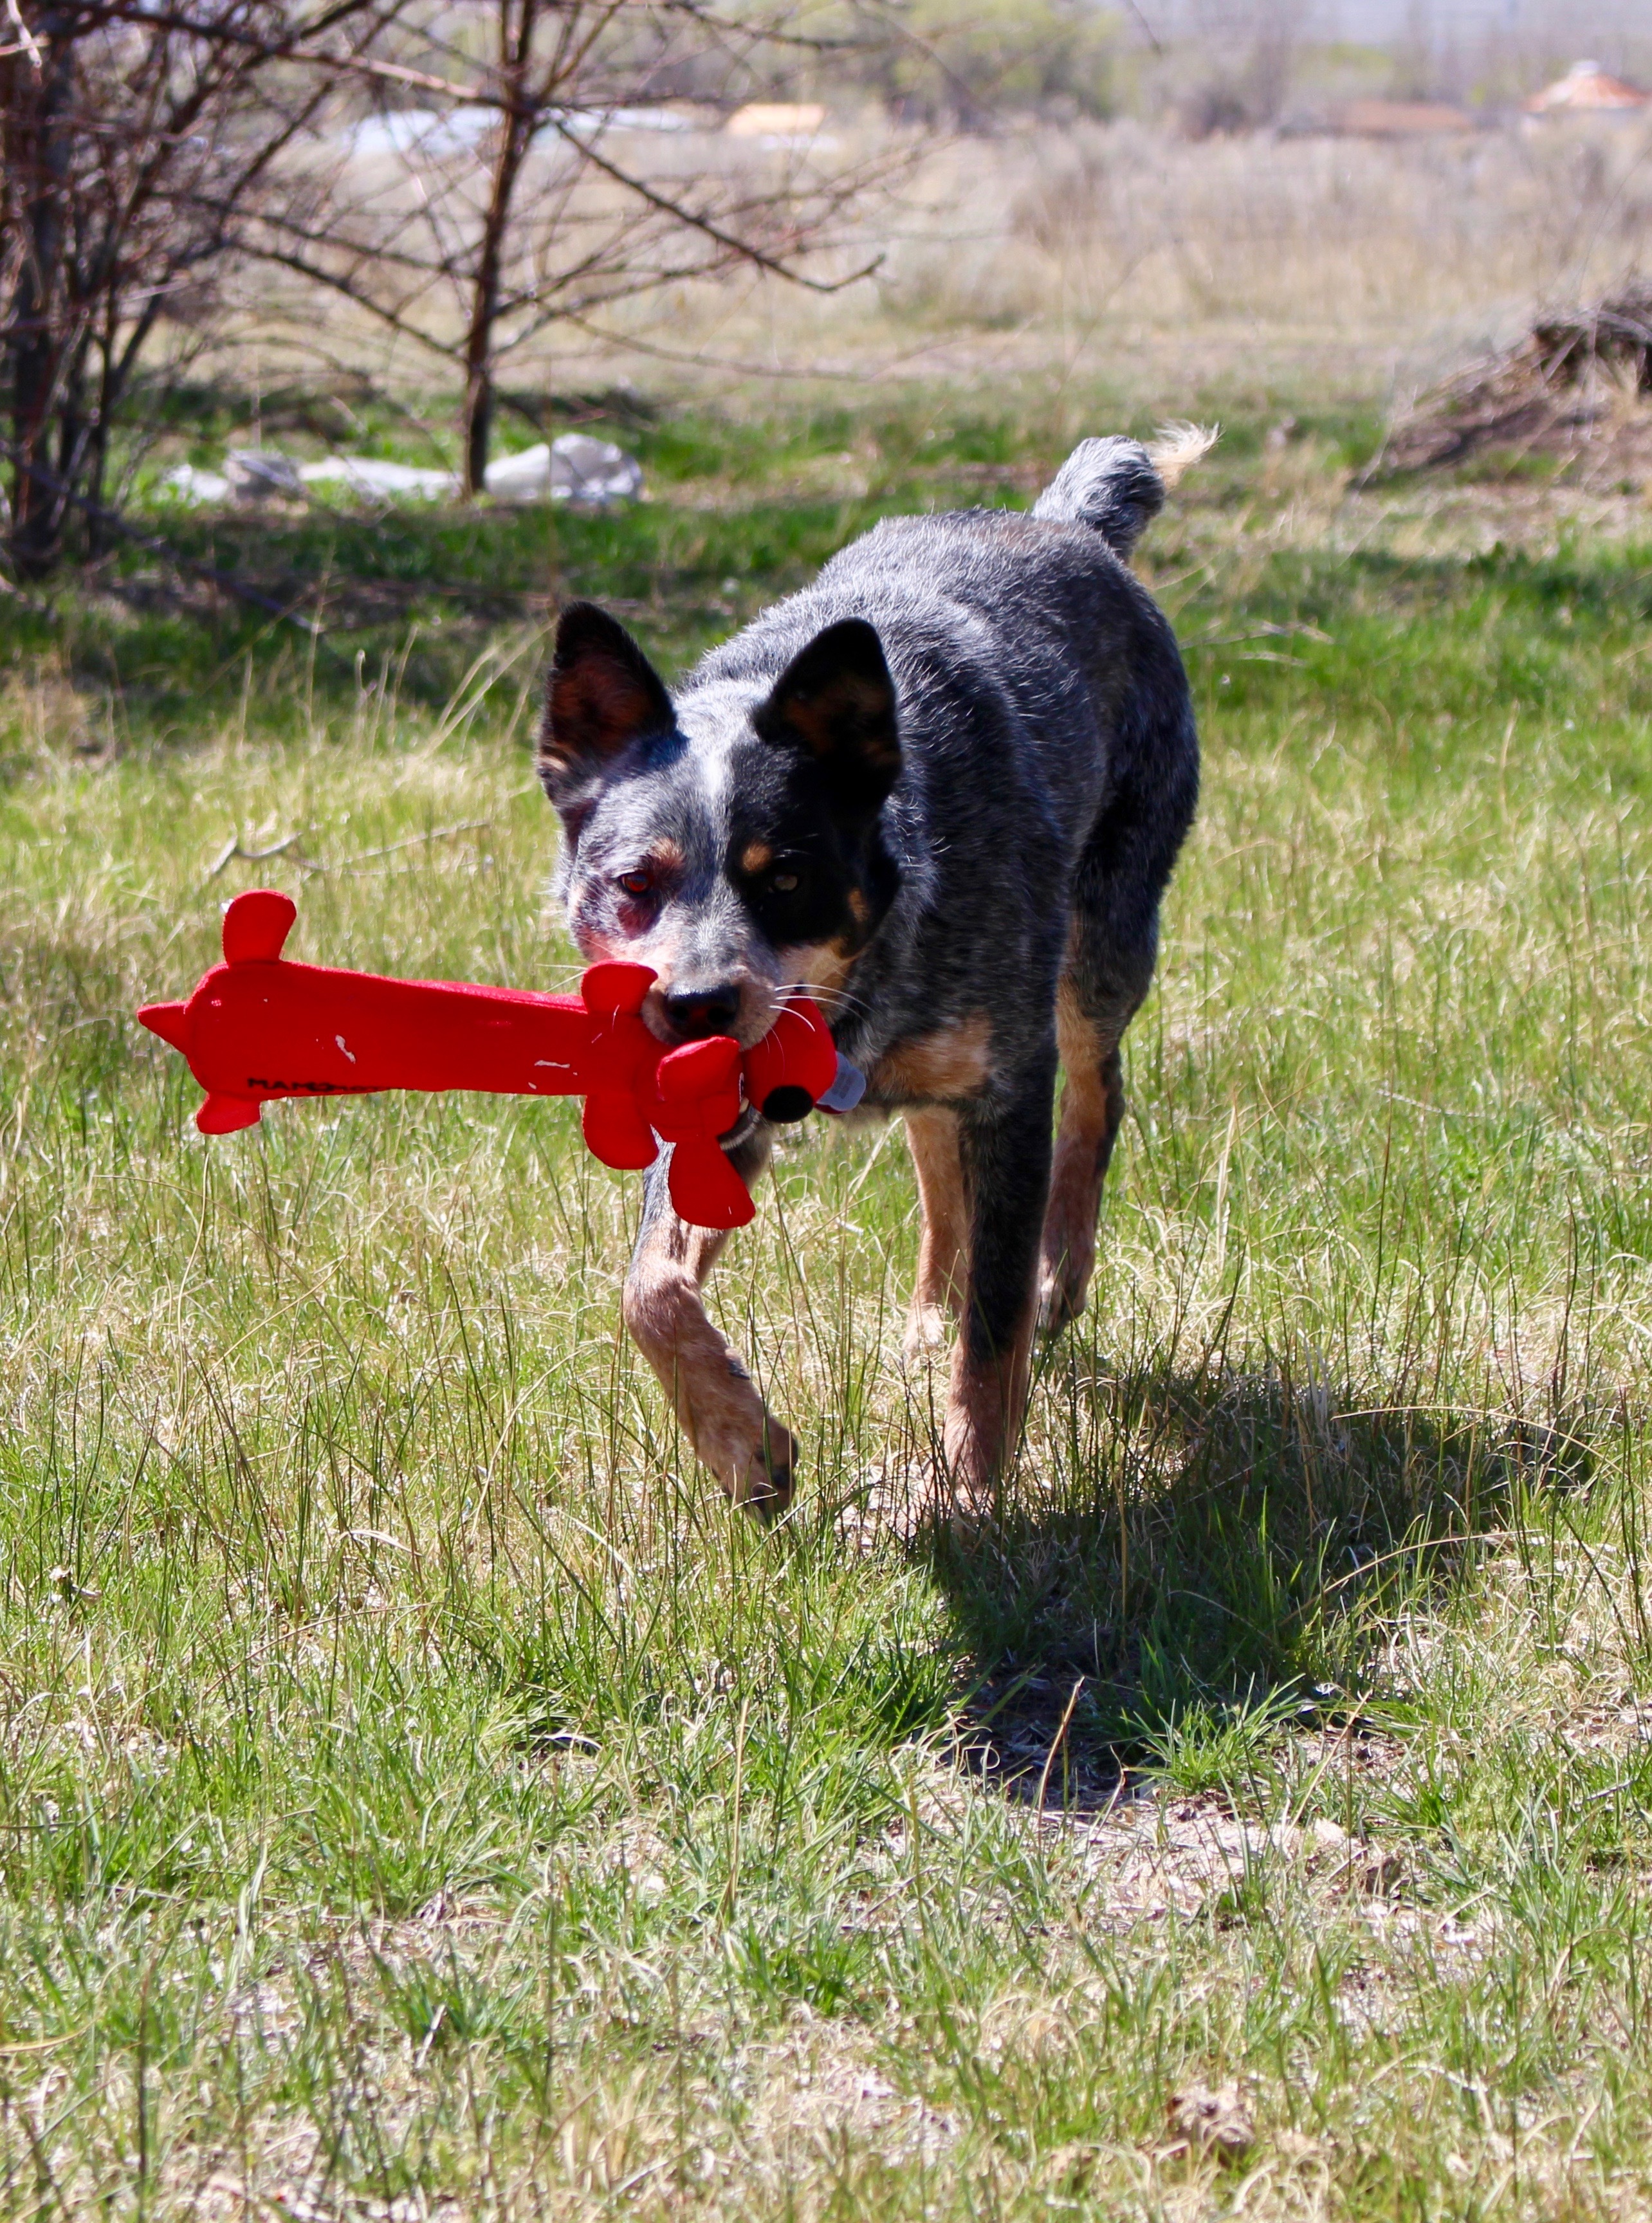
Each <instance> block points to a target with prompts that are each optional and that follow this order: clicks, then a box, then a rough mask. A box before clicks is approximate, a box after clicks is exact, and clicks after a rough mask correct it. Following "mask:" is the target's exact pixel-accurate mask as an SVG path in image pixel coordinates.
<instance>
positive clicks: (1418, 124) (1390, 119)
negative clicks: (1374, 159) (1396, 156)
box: [1329, 100, 1479, 139]
mask: <svg viewBox="0 0 1652 2223" xmlns="http://www.w3.org/2000/svg"><path fill="white" fill-rule="evenodd" d="M1329 122H1330V128H1331V129H1332V130H1334V131H1339V132H1342V133H1344V134H1346V135H1347V136H1348V137H1350V138H1353V139H1434V138H1439V137H1441V136H1449V135H1452V134H1453V133H1455V132H1459V131H1473V130H1476V129H1478V128H1479V127H1478V126H1477V125H1476V123H1475V121H1474V118H1473V117H1472V116H1471V115H1470V114H1469V113H1468V110H1466V109H1465V108H1453V107H1452V106H1451V104H1450V103H1449V102H1447V101H1444V100H1347V101H1344V102H1343V104H1342V105H1341V106H1340V108H1336V109H1334V110H1332V111H1331V116H1330V118H1329Z"/></svg>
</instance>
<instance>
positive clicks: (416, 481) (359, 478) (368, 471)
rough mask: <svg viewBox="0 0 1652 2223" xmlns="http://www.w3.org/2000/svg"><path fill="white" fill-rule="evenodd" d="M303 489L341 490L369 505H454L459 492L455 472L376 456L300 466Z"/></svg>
mask: <svg viewBox="0 0 1652 2223" xmlns="http://www.w3.org/2000/svg"><path fill="white" fill-rule="evenodd" d="M298 478H299V482H300V487H307V486H331V485H338V486H340V487H342V488H343V490H344V492H345V493H346V494H356V495H358V496H360V497H362V498H363V499H364V500H366V501H453V500H454V499H455V497H456V496H457V494H458V491H459V481H458V474H457V472H456V471H436V470H428V469H425V468H423V467H422V466H421V465H419V464H418V463H386V462H384V461H383V460H382V459H381V457H377V456H325V457H323V458H322V460H321V461H320V462H319V463H300V466H299V469H298Z"/></svg>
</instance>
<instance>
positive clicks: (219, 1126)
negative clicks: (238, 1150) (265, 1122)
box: [195, 1092, 258, 1135]
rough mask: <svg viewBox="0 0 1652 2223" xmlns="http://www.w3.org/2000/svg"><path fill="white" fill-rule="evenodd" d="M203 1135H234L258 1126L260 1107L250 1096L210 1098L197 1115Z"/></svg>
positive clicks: (213, 1096) (215, 1095) (214, 1095)
mask: <svg viewBox="0 0 1652 2223" xmlns="http://www.w3.org/2000/svg"><path fill="white" fill-rule="evenodd" d="M195 1124H196V1125H197V1126H198V1127H199V1129H200V1130H201V1132H202V1134H203V1135H233V1134H234V1133H236V1130H237V1129H239V1128H242V1127H255V1126H256V1125H257V1124H258V1106H257V1105H256V1104H255V1103H254V1102H253V1100H252V1099H251V1098H250V1097H248V1096H220V1095H218V1093H216V1092H215V1093H213V1094H212V1095H211V1096H209V1097H208V1098H207V1099H206V1101H205V1104H203V1105H202V1106H201V1108H200V1110H199V1112H197V1113H196V1114H195Z"/></svg>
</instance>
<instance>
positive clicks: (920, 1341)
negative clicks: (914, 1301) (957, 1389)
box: [900, 1305, 952, 1374]
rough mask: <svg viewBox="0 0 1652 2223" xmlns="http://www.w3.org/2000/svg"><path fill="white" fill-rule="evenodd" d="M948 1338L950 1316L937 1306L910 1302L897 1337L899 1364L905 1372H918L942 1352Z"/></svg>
mask: <svg viewBox="0 0 1652 2223" xmlns="http://www.w3.org/2000/svg"><path fill="white" fill-rule="evenodd" d="M951 1340H952V1315H951V1314H950V1313H949V1312H947V1311H946V1310H945V1308H944V1307H943V1306H940V1305H914V1306H913V1307H912V1308H911V1312H910V1313H907V1315H906V1332H905V1335H904V1336H903V1337H902V1338H901V1345H900V1359H901V1364H902V1366H903V1367H904V1368H905V1370H906V1372H907V1373H909V1374H916V1373H918V1372H921V1371H922V1370H923V1369H924V1367H926V1366H933V1365H934V1364H935V1363H936V1360H937V1359H939V1358H943V1357H945V1355H946V1351H947V1346H948V1345H949V1343H950V1342H951Z"/></svg>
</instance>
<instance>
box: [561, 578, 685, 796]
mask: <svg viewBox="0 0 1652 2223" xmlns="http://www.w3.org/2000/svg"><path fill="white" fill-rule="evenodd" d="M671 724H672V701H671V696H669V695H668V694H667V693H666V692H665V683H664V682H663V681H662V680H661V678H660V677H659V673H658V672H657V671H655V670H654V668H653V664H650V663H649V661H648V659H647V658H646V656H645V655H644V654H643V652H642V651H641V650H640V648H639V647H638V646H637V644H636V642H635V641H634V640H633V639H632V638H631V636H630V634H629V633H627V631H626V629H625V627H623V626H622V625H621V623H620V622H619V620H618V619H616V618H611V617H610V616H609V615H608V612H607V611H606V610H599V609H598V608H597V607H596V603H595V602H570V603H569V605H568V607H567V608H566V609H565V610H564V612H563V614H562V618H561V621H560V623H559V624H558V627H557V645H556V648H555V651H554V652H553V653H552V658H551V672H550V677H549V678H548V680H547V682H546V683H545V723H544V725H543V726H542V727H541V728H540V730H539V778H541V779H542V780H543V781H544V783H545V792H546V794H547V795H548V796H549V797H551V800H552V803H556V804H558V807H560V806H561V805H563V804H564V803H571V801H572V800H573V799H574V798H575V797H576V796H577V792H578V790H579V788H580V787H581V786H582V785H583V784H584V782H586V781H587V780H588V779H590V777H591V775H592V774H593V773H594V772H597V771H601V770H602V768H603V766H604V765H607V764H608V763H610V762H612V760H613V759H615V757H617V756H618V755H620V753H621V752H622V751H623V750H625V749H627V748H629V746H631V744H632V742H633V741H634V740H638V739H640V736H641V735H642V734H648V733H660V732H664V731H665V730H666V729H668V728H669V727H670V726H671Z"/></svg>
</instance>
